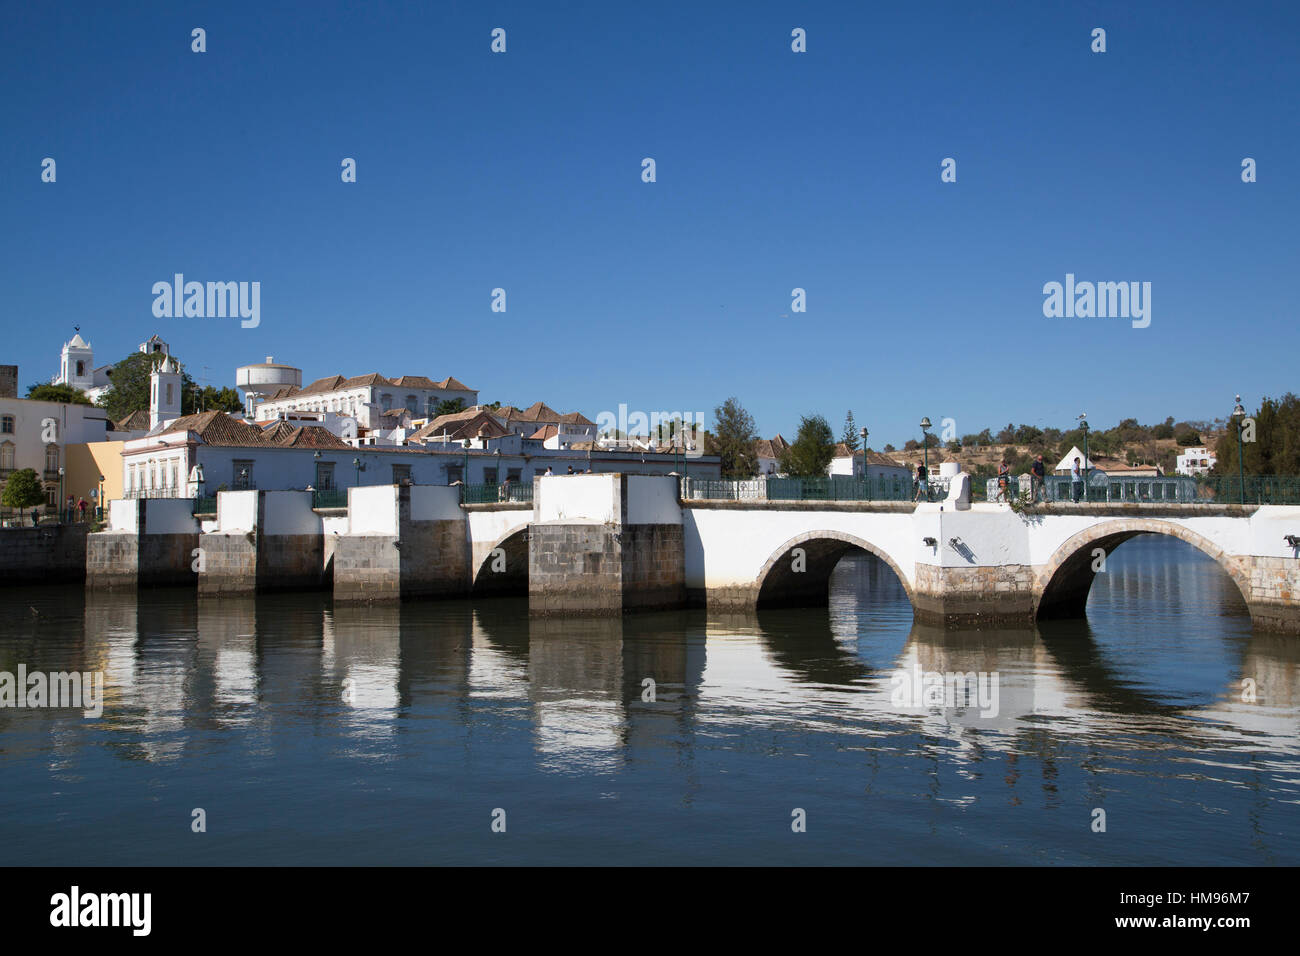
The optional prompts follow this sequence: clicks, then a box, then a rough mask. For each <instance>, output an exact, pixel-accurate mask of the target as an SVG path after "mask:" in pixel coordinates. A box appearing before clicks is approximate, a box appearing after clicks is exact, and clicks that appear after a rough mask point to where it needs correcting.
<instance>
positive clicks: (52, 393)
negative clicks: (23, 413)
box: [27, 385, 90, 405]
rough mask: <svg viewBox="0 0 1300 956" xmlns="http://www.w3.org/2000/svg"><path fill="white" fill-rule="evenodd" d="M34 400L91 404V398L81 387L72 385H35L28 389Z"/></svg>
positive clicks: (28, 393)
mask: <svg viewBox="0 0 1300 956" xmlns="http://www.w3.org/2000/svg"><path fill="white" fill-rule="evenodd" d="M27 397H28V398H29V399H31V400H32V401H33V402H66V403H68V404H70V405H89V404H90V399H88V398H87V397H86V393H85V392H83V391H81V389H78V388H73V387H72V386H71V385H33V386H32V387H31V388H29V389H28V390H27Z"/></svg>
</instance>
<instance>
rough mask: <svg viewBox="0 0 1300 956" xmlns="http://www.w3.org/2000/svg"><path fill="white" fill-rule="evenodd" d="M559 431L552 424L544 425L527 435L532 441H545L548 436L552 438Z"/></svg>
mask: <svg viewBox="0 0 1300 956" xmlns="http://www.w3.org/2000/svg"><path fill="white" fill-rule="evenodd" d="M559 433H560V430H559V429H558V428H556V427H555V426H554V425H544V426H543V427H541V428H539V429H537V431H535V432H533V433H532V434H531V435H529V436H528V437H529V438H530V439H531V440H533V441H545V440H546V439H548V438H554V437H555V436H556V435H558V434H559Z"/></svg>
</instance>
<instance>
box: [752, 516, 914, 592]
mask: <svg viewBox="0 0 1300 956" xmlns="http://www.w3.org/2000/svg"><path fill="white" fill-rule="evenodd" d="M795 548H802V549H803V555H802V557H801V559H800V564H799V565H798V567H801V568H802V570H797V569H796V561H795V555H794V554H793V551H794V549H795ZM855 549H856V550H860V551H865V552H867V553H868V554H872V555H875V556H876V557H877V558H879V559H880V560H881V561H882V562H884V563H885V564H886V565H888V566H889V568H890V569H891V570H892V571H893V572H894V575H895V576H896V577H897V578H898V583H899V584H901V585H902V586H903V590H904V591H905V592H906V593H907V599H908V601H909V602H911V601H912V585H911V583H910V582H909V581H908V580H907V576H906V575H905V574H903V571H902V569H901V568H899V566H898V562H896V561H895V560H894V558H893V556H891V555H890V554H889V552H887V551H886V550H884V549H883V548H881V547H879V546H878V545H875V544H872V543H871V542H870V541H867V540H866V539H864V538H859V537H858V536H857V535H852V534H847V533H845V532H843V531H830V530H821V531H807V532H804V533H803V534H800V535H796V536H795V537H793V538H791V539H789V540H788V541H786V542H785V543H784V544H782V545H781V546H780V547H778V548H777V549H776V550H775V551H774V552H773V553H772V556H771V557H769V558H768V559H767V561H765V562H764V563H763V567H762V569H761V570H759V572H758V576H757V577H756V578H755V579H754V593H755V595H756V601H755V603H756V604H757V606H758V607H782V606H784V607H807V606H817V605H822V604H826V603H827V601H828V599H829V596H830V579H831V572H832V571H834V570H835V565H837V564H839V561H840V558H842V557H844V555H846V554H848V553H849V552H850V551H853V550H855ZM912 603H913V606H915V602H912Z"/></svg>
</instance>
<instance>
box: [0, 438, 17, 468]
mask: <svg viewBox="0 0 1300 956" xmlns="http://www.w3.org/2000/svg"><path fill="white" fill-rule="evenodd" d="M13 470H14V443H13V442H11V441H7V442H4V443H3V444H0V471H13Z"/></svg>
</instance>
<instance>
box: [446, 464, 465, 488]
mask: <svg viewBox="0 0 1300 956" xmlns="http://www.w3.org/2000/svg"><path fill="white" fill-rule="evenodd" d="M461 475H462V472H461V466H460V465H448V466H447V484H449V485H450V484H452V483H454V482H457V481H460V480H461Z"/></svg>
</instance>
